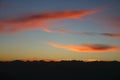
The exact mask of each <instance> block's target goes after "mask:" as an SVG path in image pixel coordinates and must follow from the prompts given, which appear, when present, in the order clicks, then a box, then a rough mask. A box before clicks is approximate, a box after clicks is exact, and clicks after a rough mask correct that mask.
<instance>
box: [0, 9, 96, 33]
mask: <svg viewBox="0 0 120 80" xmlns="http://www.w3.org/2000/svg"><path fill="white" fill-rule="evenodd" d="M96 12H97V11H96V10H75V11H74V10H73V11H72V10H70V11H69V10H67V11H58V12H43V13H40V14H34V15H29V16H26V15H25V16H23V17H22V18H21V17H20V18H17V19H15V20H0V32H17V31H23V30H33V29H44V30H45V31H48V30H47V26H46V23H45V22H46V21H49V20H60V19H76V18H82V17H84V16H87V15H90V14H94V13H96ZM48 32H49V31H48Z"/></svg>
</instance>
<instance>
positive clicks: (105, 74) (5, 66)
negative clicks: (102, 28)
mask: <svg viewBox="0 0 120 80" xmlns="http://www.w3.org/2000/svg"><path fill="white" fill-rule="evenodd" d="M0 80H120V62H117V61H94V62H83V61H61V62H54V61H51V62H44V61H33V62H29V61H27V62H23V61H20V60H16V61H12V62H0Z"/></svg>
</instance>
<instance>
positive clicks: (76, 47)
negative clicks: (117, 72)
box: [0, 0, 120, 61]
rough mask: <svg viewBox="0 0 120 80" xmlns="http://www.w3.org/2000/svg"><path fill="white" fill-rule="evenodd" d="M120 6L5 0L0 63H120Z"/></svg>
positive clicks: (101, 0)
mask: <svg viewBox="0 0 120 80" xmlns="http://www.w3.org/2000/svg"><path fill="white" fill-rule="evenodd" d="M119 4H120V0H0V60H16V59H20V60H27V59H29V60H33V59H34V60H35V59H37V60H41V59H44V60H46V59H50V60H107V61H109V60H117V61H120V5H119Z"/></svg>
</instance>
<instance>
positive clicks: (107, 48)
mask: <svg viewBox="0 0 120 80" xmlns="http://www.w3.org/2000/svg"><path fill="white" fill-rule="evenodd" d="M49 45H51V46H53V47H56V48H62V49H65V50H70V51H74V52H118V51H120V48H119V47H117V46H113V45H105V44H83V45H60V44H57V43H49Z"/></svg>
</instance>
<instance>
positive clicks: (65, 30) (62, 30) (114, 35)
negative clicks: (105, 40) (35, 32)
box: [44, 29, 120, 39]
mask: <svg viewBox="0 0 120 80" xmlns="http://www.w3.org/2000/svg"><path fill="white" fill-rule="evenodd" d="M44 31H45V32H49V33H65V34H77V35H92V36H94V35H101V36H105V37H110V38H115V39H120V34H116V33H97V32H80V31H73V30H67V29H57V30H51V29H45V30H44Z"/></svg>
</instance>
